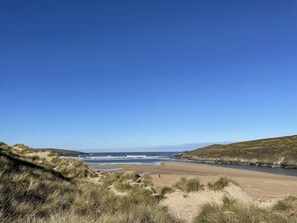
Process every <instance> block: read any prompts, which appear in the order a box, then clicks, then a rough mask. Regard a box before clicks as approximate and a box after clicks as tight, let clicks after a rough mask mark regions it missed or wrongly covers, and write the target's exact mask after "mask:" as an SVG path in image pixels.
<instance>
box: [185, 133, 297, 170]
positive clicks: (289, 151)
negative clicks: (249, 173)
mask: <svg viewBox="0 0 297 223" xmlns="http://www.w3.org/2000/svg"><path fill="white" fill-rule="evenodd" d="M192 156H196V157H199V158H200V159H211V158H213V159H237V158H240V159H247V160H252V159H256V160H258V161H259V162H264V163H268V164H269V163H273V162H277V161H279V159H283V161H282V162H283V165H295V166H297V135H294V136H286V137H279V138H269V139H261V140H253V141H246V142H239V143H232V144H228V145H212V146H207V147H204V148H200V149H196V150H193V151H189V152H185V153H183V154H182V155H181V157H183V158H186V159H187V158H189V159H191V157H192ZM193 159H195V157H193Z"/></svg>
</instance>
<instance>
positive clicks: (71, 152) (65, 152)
mask: <svg viewBox="0 0 297 223" xmlns="http://www.w3.org/2000/svg"><path fill="white" fill-rule="evenodd" d="M34 150H36V151H40V152H43V151H52V152H54V153H57V154H58V155H80V154H84V153H83V152H80V151H75V150H67V149H54V148H34Z"/></svg>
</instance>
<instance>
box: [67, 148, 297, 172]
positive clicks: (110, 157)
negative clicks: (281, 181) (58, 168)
mask: <svg viewBox="0 0 297 223" xmlns="http://www.w3.org/2000/svg"><path fill="white" fill-rule="evenodd" d="M178 153H179V152H124V153H120V152H110V153H85V154H83V155H75V156H67V157H72V158H78V159H81V160H83V161H85V162H86V163H88V164H99V165H106V164H114V165H115V164H134V165H153V166H158V165H161V164H162V163H164V162H185V163H192V164H201V162H191V161H186V160H181V159H177V158H175V156H174V155H176V154H178ZM206 165H210V166H218V167H224V168H236V169H244V170H251V171H259V172H266V173H274V174H281V175H289V176H297V169H283V168H269V167H257V166H247V165H232V164H206ZM96 169H100V170H106V171H112V170H120V169H119V168H104V167H102V168H96Z"/></svg>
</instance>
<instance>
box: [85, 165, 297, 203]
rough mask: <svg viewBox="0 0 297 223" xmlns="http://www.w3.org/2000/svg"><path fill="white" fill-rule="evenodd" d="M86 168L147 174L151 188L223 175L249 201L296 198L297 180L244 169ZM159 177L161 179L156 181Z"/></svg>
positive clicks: (187, 167)
mask: <svg viewBox="0 0 297 223" xmlns="http://www.w3.org/2000/svg"><path fill="white" fill-rule="evenodd" d="M89 167H90V168H121V170H115V171H136V172H138V173H140V174H141V173H149V175H150V176H151V177H152V180H153V183H154V185H155V186H159V187H161V186H170V185H172V184H173V183H174V182H176V181H177V180H178V179H179V178H180V177H198V178H199V179H200V180H201V182H202V183H203V184H207V182H209V181H213V180H216V179H217V178H219V177H221V176H227V177H229V178H231V179H233V180H235V181H237V182H238V183H239V184H240V185H241V187H243V188H244V190H245V191H246V192H247V193H248V194H249V195H250V196H251V197H253V198H257V199H258V198H280V197H283V196H287V195H294V196H297V190H296V188H297V177H296V176H287V175H280V174H274V173H266V172H260V171H252V170H246V169H236V168H227V167H219V166H212V165H207V164H197V163H187V162H164V163H162V164H161V165H160V166H149V165H133V164H106V165H97V164H89ZM159 174H160V175H161V178H159Z"/></svg>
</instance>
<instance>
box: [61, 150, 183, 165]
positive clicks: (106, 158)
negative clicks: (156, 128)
mask: <svg viewBox="0 0 297 223" xmlns="http://www.w3.org/2000/svg"><path fill="white" fill-rule="evenodd" d="M177 153H178V152H124V153H120V152H112V153H86V154H84V155H75V156H71V157H73V158H79V159H82V160H83V161H85V162H86V163H88V164H101V165H105V164H136V165H154V166H156V165H161V163H163V162H168V161H175V160H176V159H175V158H174V155H175V154H177ZM67 157H69V156H67Z"/></svg>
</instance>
